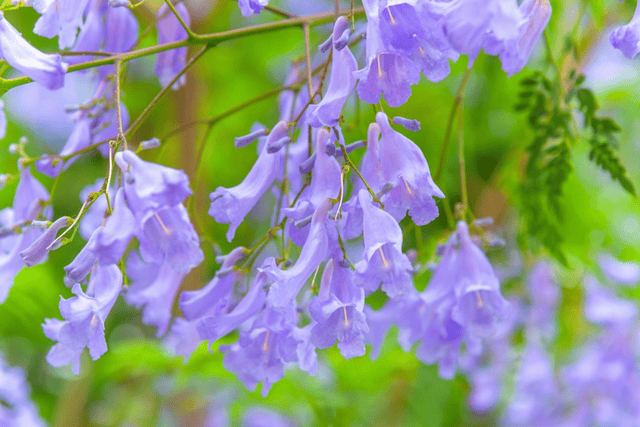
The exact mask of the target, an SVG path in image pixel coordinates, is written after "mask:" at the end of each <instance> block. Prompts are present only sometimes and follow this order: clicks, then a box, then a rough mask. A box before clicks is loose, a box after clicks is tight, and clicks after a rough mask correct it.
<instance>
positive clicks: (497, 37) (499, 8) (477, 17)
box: [442, 0, 522, 65]
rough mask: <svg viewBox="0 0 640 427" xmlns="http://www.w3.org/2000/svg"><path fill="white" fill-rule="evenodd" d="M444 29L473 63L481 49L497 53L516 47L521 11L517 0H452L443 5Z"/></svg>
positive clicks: (458, 49) (458, 48)
mask: <svg viewBox="0 0 640 427" xmlns="http://www.w3.org/2000/svg"><path fill="white" fill-rule="evenodd" d="M442 7H443V8H444V9H445V14H444V18H443V19H444V20H443V25H444V33H445V34H446V36H447V37H448V39H449V42H450V43H451V45H452V46H453V48H454V49H455V50H457V51H458V52H460V53H461V54H466V55H468V56H469V65H471V64H472V63H473V61H474V60H475V58H476V57H477V56H478V54H479V53H480V50H481V49H485V51H486V52H487V53H488V54H490V55H497V54H499V53H501V52H503V51H504V50H505V49H508V48H514V47H515V46H514V45H515V44H516V41H517V40H518V38H519V36H520V23H521V22H522V14H521V11H520V10H519V9H518V5H517V3H516V1H515V0H488V1H487V0H453V1H450V2H448V3H446V4H444V5H443V6H442Z"/></svg>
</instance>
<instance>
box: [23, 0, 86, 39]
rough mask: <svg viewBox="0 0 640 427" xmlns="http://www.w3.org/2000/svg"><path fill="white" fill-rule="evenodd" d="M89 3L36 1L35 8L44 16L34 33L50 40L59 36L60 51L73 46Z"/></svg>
mask: <svg viewBox="0 0 640 427" xmlns="http://www.w3.org/2000/svg"><path fill="white" fill-rule="evenodd" d="M88 3H89V0H34V1H33V8H34V9H35V10H36V11H37V12H38V13H39V14H41V15H42V16H41V17H40V18H39V19H38V21H36V25H35V27H33V32H34V33H35V34H38V35H40V36H42V37H48V38H52V37H55V36H58V46H59V47H60V49H66V48H68V47H71V46H73V43H74V42H75V41H76V34H77V32H78V28H80V26H82V15H83V14H84V11H85V9H86V8H87V4H88Z"/></svg>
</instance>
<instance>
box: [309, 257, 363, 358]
mask: <svg viewBox="0 0 640 427" xmlns="http://www.w3.org/2000/svg"><path fill="white" fill-rule="evenodd" d="M335 264H336V263H335V260H330V261H329V262H327V264H326V266H325V268H324V273H323V275H322V281H321V282H320V293H319V295H318V297H317V298H315V299H314V300H313V301H312V302H311V305H310V306H309V311H310V313H311V317H312V318H313V319H314V320H315V321H316V322H317V324H315V325H314V326H313V328H312V329H311V343H312V344H313V345H314V346H316V347H317V348H327V347H331V346H332V345H333V344H335V342H336V340H337V341H338V348H339V349H340V353H342V355H343V356H344V358H345V359H350V358H352V357H357V356H364V354H365V353H366V349H365V347H364V336H365V335H366V334H367V333H368V332H369V327H368V326H367V321H366V317H365V315H364V313H363V310H364V290H363V289H362V288H358V287H355V286H354V285H353V279H354V278H353V272H352V271H351V269H349V268H344V267H340V266H339V265H335Z"/></svg>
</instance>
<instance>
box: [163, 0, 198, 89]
mask: <svg viewBox="0 0 640 427" xmlns="http://www.w3.org/2000/svg"><path fill="white" fill-rule="evenodd" d="M174 7H175V9H176V11H177V12H178V14H179V15H180V17H181V18H182V21H183V22H184V23H185V24H187V25H190V24H191V18H190V16H189V11H188V10H187V8H186V6H185V5H184V3H182V2H180V3H177V4H176V5H175V6H174ZM157 19H158V24H157V26H158V44H164V43H169V42H174V41H178V40H184V39H186V38H188V36H189V35H188V34H187V31H186V30H185V29H184V28H183V27H182V24H181V23H180V21H178V18H176V16H175V15H174V13H173V12H172V11H171V10H169V7H168V6H167V5H166V3H165V4H163V5H162V6H160V9H158V14H157ZM186 58H187V47H186V46H185V47H181V48H178V49H172V50H168V51H165V52H160V53H159V54H158V58H157V59H156V75H157V76H158V79H160V83H161V84H162V86H166V85H168V84H169V82H170V81H171V80H172V79H173V78H174V77H175V75H176V74H178V73H179V72H180V71H182V69H183V68H184V65H185V63H186ZM186 81H187V76H186V75H184V74H183V75H182V76H180V78H179V79H178V81H176V82H175V83H174V84H173V86H171V88H172V89H173V90H178V89H179V88H180V87H181V86H184V84H185V83H186Z"/></svg>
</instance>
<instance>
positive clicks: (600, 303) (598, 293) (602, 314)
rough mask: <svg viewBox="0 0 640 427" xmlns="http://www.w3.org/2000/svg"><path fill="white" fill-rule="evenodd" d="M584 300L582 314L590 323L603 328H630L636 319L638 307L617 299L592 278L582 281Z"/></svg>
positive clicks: (630, 302) (588, 277)
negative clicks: (584, 293)
mask: <svg viewBox="0 0 640 427" xmlns="http://www.w3.org/2000/svg"><path fill="white" fill-rule="evenodd" d="M584 287H585V291H586V298H585V304H584V314H585V317H586V318H587V320H589V321H590V322H591V323H596V324H599V325H604V326H630V325H631V324H632V323H633V322H635V321H636V320H637V318H638V307H637V306H636V304H634V303H633V302H632V301H627V300H625V299H622V298H619V297H617V296H616V295H615V294H614V293H613V292H612V291H611V290H609V289H606V288H603V287H602V286H601V285H600V283H598V281H597V280H596V278H595V277H593V276H587V277H585V279H584Z"/></svg>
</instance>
